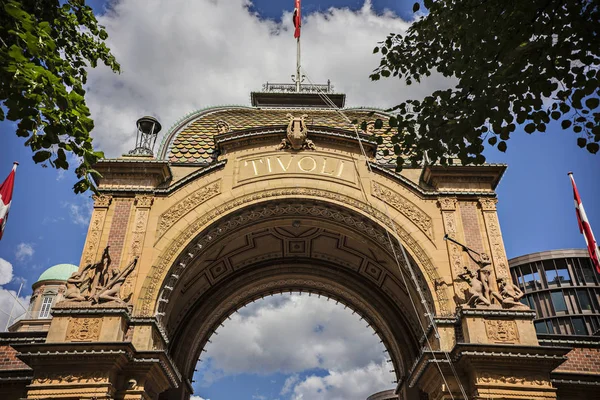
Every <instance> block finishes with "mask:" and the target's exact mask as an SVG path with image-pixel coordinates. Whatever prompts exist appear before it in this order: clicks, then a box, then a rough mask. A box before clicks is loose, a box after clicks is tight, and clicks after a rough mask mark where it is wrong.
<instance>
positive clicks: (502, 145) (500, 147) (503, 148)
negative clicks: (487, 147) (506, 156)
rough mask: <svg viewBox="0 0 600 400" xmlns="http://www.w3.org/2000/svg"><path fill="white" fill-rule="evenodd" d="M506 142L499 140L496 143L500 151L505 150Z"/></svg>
mask: <svg viewBox="0 0 600 400" xmlns="http://www.w3.org/2000/svg"><path fill="white" fill-rule="evenodd" d="M506 147H507V146H506V142H505V141H501V142H500V143H498V150H500V151H501V152H503V153H504V152H506Z"/></svg>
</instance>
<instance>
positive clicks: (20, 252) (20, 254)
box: [15, 243, 35, 262]
mask: <svg viewBox="0 0 600 400" xmlns="http://www.w3.org/2000/svg"><path fill="white" fill-rule="evenodd" d="M33 253H35V250H34V249H33V246H32V245H31V244H30V243H19V244H18V245H17V250H16V251H15V257H16V258H17V260H18V261H21V262H22V261H25V260H27V259H30V258H31V257H33Z"/></svg>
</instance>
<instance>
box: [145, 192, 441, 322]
mask: <svg viewBox="0 0 600 400" xmlns="http://www.w3.org/2000/svg"><path fill="white" fill-rule="evenodd" d="M282 196H294V197H297V196H307V197H316V198H320V199H328V200H332V201H336V202H339V203H340V204H344V205H347V206H350V207H354V208H356V209H359V210H361V211H363V212H365V213H367V214H369V215H371V216H372V217H373V218H374V219H375V220H376V221H379V222H380V223H381V224H382V225H385V226H387V227H389V228H391V229H394V227H392V226H391V222H390V220H389V218H387V216H386V215H385V214H384V213H382V212H380V211H379V210H377V209H375V208H373V207H371V206H370V205H367V204H365V203H362V202H360V201H358V200H356V199H354V198H351V197H348V196H345V195H342V194H340V193H335V192H329V191H325V190H320V189H309V188H287V189H272V190H265V191H262V192H259V193H253V194H248V195H245V196H240V197H237V198H235V199H234V200H231V201H229V202H227V203H225V204H223V205H221V206H219V207H217V208H215V209H213V210H212V211H210V212H208V213H207V214H205V215H203V216H201V217H200V218H198V219H197V220H196V221H194V222H192V223H191V224H189V225H188V226H187V228H186V229H185V230H183V231H182V232H181V233H180V234H179V236H177V237H176V238H175V239H174V240H173V241H172V242H171V243H170V244H169V246H168V247H167V248H166V249H165V250H164V252H163V253H162V254H161V257H160V259H159V262H158V264H157V265H155V266H153V267H152V269H151V271H150V273H149V275H148V278H147V281H146V282H145V284H144V289H145V290H144V289H143V290H144V295H143V297H142V298H141V309H140V315H142V316H150V315H152V313H153V311H154V301H155V298H156V296H157V293H158V289H159V286H160V284H161V282H162V280H163V278H164V275H165V273H166V271H167V269H168V268H169V267H170V266H171V265H172V264H173V263H174V262H175V257H176V256H177V255H178V254H179V253H181V252H182V251H183V248H184V246H185V245H186V244H187V243H188V241H189V239H190V238H191V237H192V236H194V235H196V234H198V232H199V231H200V230H201V229H202V228H203V227H204V226H206V225H207V224H209V223H210V222H211V221H214V220H217V219H218V218H219V216H221V215H223V214H225V213H227V212H228V211H229V210H232V209H234V208H237V207H240V206H242V205H244V204H247V203H251V202H257V201H260V200H264V199H269V198H272V197H282ZM357 226H359V227H364V228H366V226H365V224H364V222H357ZM395 229H396V230H397V232H398V235H399V236H400V240H402V242H403V243H404V244H405V245H406V246H407V248H409V249H410V250H411V251H412V253H413V255H414V256H415V258H416V259H417V261H418V262H419V265H420V267H422V268H423V269H424V270H425V273H426V274H427V276H428V277H429V279H430V280H431V281H432V282H435V281H436V280H437V279H439V274H438V272H437V269H436V268H435V267H434V265H433V263H432V262H431V259H430V258H429V256H428V255H427V253H425V251H424V250H423V249H422V248H421V246H420V245H419V244H418V243H417V242H416V241H415V239H414V238H413V237H412V236H411V235H410V234H409V233H408V232H406V231H405V230H403V229H402V227H400V226H396V227H395ZM382 237H383V240H384V241H385V242H386V243H387V239H385V237H384V236H382ZM436 295H437V301H438V304H439V310H440V314H441V315H450V314H451V313H452V311H451V310H450V308H449V305H448V299H447V290H446V289H445V288H443V287H442V286H441V285H440V286H438V287H437V288H436Z"/></svg>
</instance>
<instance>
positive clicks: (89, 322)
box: [66, 317, 102, 342]
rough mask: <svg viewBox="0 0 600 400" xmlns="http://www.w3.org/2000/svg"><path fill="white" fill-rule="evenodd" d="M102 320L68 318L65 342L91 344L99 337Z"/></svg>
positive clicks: (98, 318)
mask: <svg viewBox="0 0 600 400" xmlns="http://www.w3.org/2000/svg"><path fill="white" fill-rule="evenodd" d="M101 327H102V318H100V317H97V318H70V319H69V325H68V328H67V338H66V340H67V341H70V342H91V341H94V340H98V338H99V337H100V328H101Z"/></svg>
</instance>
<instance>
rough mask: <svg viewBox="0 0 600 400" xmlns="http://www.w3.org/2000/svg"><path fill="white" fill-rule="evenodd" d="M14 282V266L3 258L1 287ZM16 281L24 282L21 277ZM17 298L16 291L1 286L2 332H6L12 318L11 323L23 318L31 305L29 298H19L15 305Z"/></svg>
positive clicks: (1, 262) (0, 329)
mask: <svg viewBox="0 0 600 400" xmlns="http://www.w3.org/2000/svg"><path fill="white" fill-rule="evenodd" d="M12 280H13V267H12V264H11V263H10V262H8V261H6V260H5V259H3V258H0V285H5V284H7V283H9V282H10V281H12ZM15 280H23V279H22V278H20V277H16V278H15ZM15 297H17V292H15V291H14V290H7V289H4V288H3V287H2V286H0V332H3V331H4V328H5V327H6V323H7V321H8V319H9V316H10V315H11V310H12V318H10V321H11V323H13V322H14V321H16V320H17V319H18V318H19V317H21V316H23V314H24V313H25V311H26V307H27V305H28V304H29V298H30V297H29V296H27V297H19V302H18V303H15Z"/></svg>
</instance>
